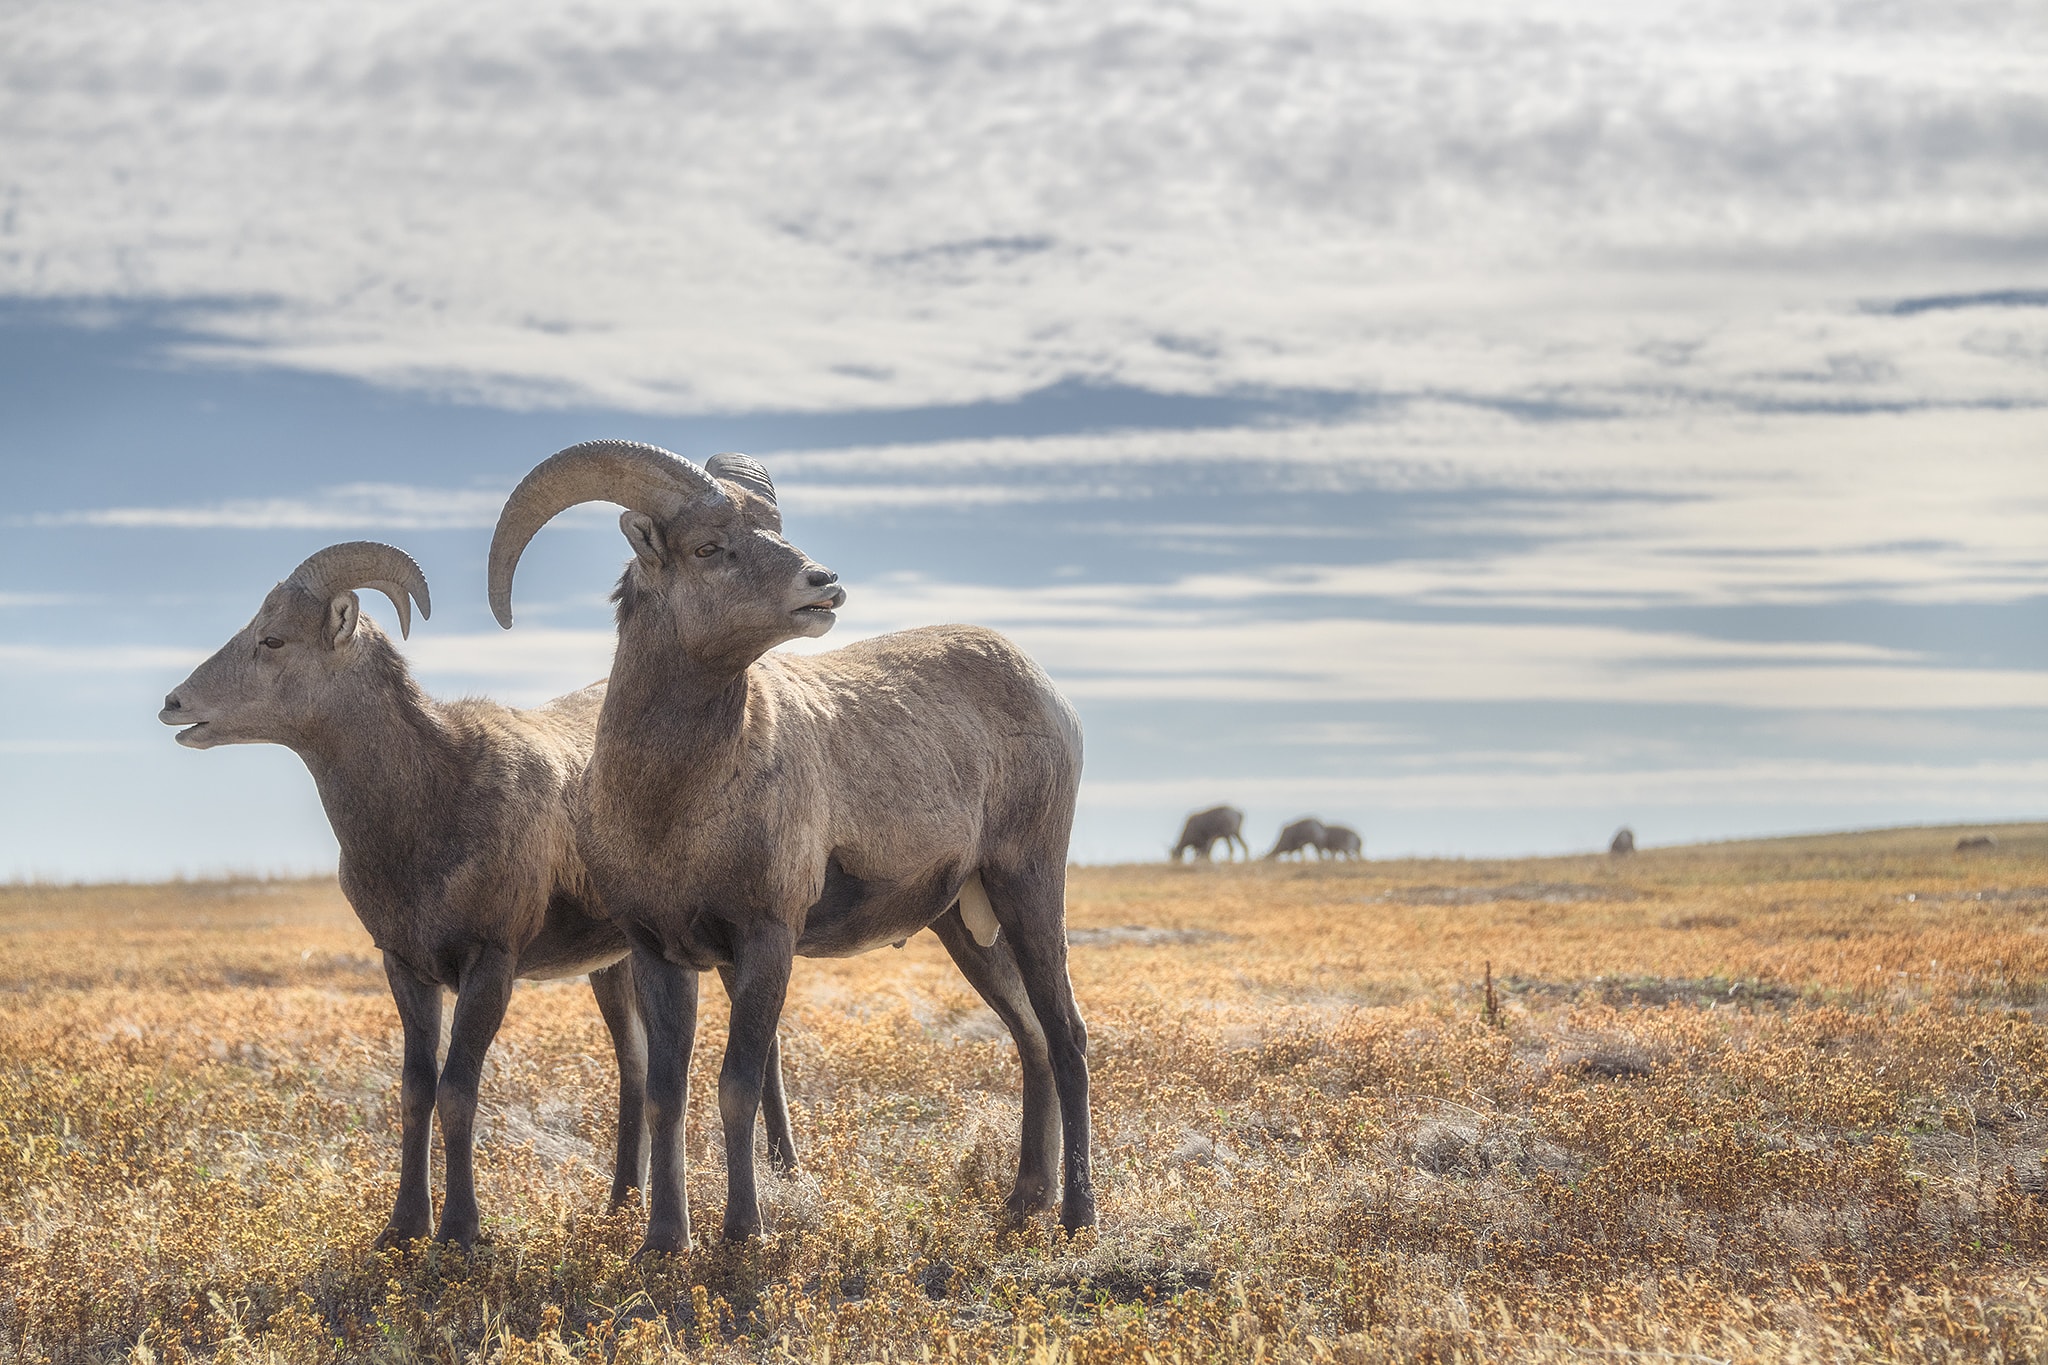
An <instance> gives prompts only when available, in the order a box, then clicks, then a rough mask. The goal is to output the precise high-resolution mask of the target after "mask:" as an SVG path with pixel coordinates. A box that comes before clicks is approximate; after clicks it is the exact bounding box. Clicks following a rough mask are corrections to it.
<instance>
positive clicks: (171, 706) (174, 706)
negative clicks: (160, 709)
mask: <svg viewBox="0 0 2048 1365" xmlns="http://www.w3.org/2000/svg"><path fill="white" fill-rule="evenodd" d="M184 709H185V708H184V707H183V706H182V705H181V704H180V703H179V701H178V694H177V693H176V692H173V693H171V694H170V695H169V696H168V697H165V698H164V710H166V711H182V710H184Z"/></svg>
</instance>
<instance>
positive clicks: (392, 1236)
mask: <svg viewBox="0 0 2048 1365" xmlns="http://www.w3.org/2000/svg"><path fill="white" fill-rule="evenodd" d="M429 1228H430V1225H429V1224H428V1223H427V1222H425V1221H424V1220H422V1221H420V1222H419V1223H412V1222H405V1223H401V1222H399V1221H398V1220H397V1219H393V1220H392V1221H391V1222H389V1223H387V1224H385V1226H384V1231H382V1232H380V1233H378V1234H377V1240H376V1241H374V1242H372V1243H370V1250H372V1251H389V1250H391V1249H392V1248H393V1247H402V1246H405V1245H407V1244H408V1243H411V1242H417V1241H420V1240H421V1239H422V1238H424V1237H425V1236H426V1235H427V1233H428V1231H429Z"/></svg>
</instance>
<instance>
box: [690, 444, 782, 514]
mask: <svg viewBox="0 0 2048 1365" xmlns="http://www.w3.org/2000/svg"><path fill="white" fill-rule="evenodd" d="M704 468H705V469H706V470H708V471H710V474H711V477H712V478H714V479H724V480H726V481H727V482H729V483H736V484H738V485H739V486H740V487H742V488H744V489H746V490H747V491H748V492H749V493H757V494H759V495H760V496H762V497H764V498H766V499H768V501H770V502H774V501H775V480H773V479H771V478H769V477H768V471H767V470H765V469H763V468H762V467H761V462H760V461H759V460H756V459H755V458H754V457H753V456H751V455H740V454H736V453H734V452H733V451H729V450H728V451H724V452H722V453H720V454H717V455H713V456H712V457H711V458H710V459H708V460H706V461H705V462H704Z"/></svg>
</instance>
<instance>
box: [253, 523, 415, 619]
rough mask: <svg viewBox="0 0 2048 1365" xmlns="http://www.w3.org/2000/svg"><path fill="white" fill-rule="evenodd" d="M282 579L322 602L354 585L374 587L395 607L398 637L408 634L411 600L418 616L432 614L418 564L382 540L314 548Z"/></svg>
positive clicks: (353, 589)
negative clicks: (415, 605) (288, 576)
mask: <svg viewBox="0 0 2048 1365" xmlns="http://www.w3.org/2000/svg"><path fill="white" fill-rule="evenodd" d="M285 581H286V582H287V583H291V584H294V585H296V586H298V587H300V588H304V589H305V590H306V591H307V592H309V593H311V594H312V595H313V596H315V597H317V598H319V599H320V600H321V601H322V602H328V601H332V600H333V599H334V598H336V597H339V596H341V594H343V593H345V592H353V591H355V590H356V589H357V588H375V589H376V590H377V591H378V592H381V593H383V594H384V595H385V596H386V597H388V598H390V599H391V605H392V606H394V607H396V608H398V633H399V635H400V637H401V638H402V637H405V636H409V635H411V634H412V602H417V603H419V604H420V616H421V618H422V619H426V618H429V617H432V616H433V614H434V606H433V603H432V601H430V600H429V599H428V597H427V576H426V575H425V574H423V573H421V572H420V566H419V565H418V564H416V563H414V562H413V557H412V556H411V555H409V554H407V553H406V552H405V551H403V550H401V549H399V548H398V547H397V546H395V545H386V544H384V543H383V542H382V541H376V540H350V541H344V542H343V543H342V544H340V545H330V546H328V547H327V548H326V549H324V550H318V551H315V552H314V553H313V554H311V555H309V556H307V558H306V562H305V563H303V564H301V565H299V567H298V568H296V569H293V570H292V575H291V577H290V578H288V579H286V580H285ZM408 597H410V598H411V599H412V600H411V601H410V602H409V601H407V600H406V599H407V598H408Z"/></svg>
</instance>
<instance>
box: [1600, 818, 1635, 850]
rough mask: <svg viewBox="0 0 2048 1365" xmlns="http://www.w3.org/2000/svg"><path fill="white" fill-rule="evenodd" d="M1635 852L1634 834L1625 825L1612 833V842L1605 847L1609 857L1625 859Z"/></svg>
mask: <svg viewBox="0 0 2048 1365" xmlns="http://www.w3.org/2000/svg"><path fill="white" fill-rule="evenodd" d="M1635 851H1636V832H1635V831H1634V830H1632V829H1630V828H1629V827H1628V826H1627V825H1623V826H1622V827H1621V828H1620V829H1618V830H1616V831H1614V842H1613V843H1611V844H1609V845H1608V846H1607V853H1608V856H1609V857H1614V858H1626V857H1627V856H1628V855H1629V854H1631V853H1633V852H1635Z"/></svg>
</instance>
